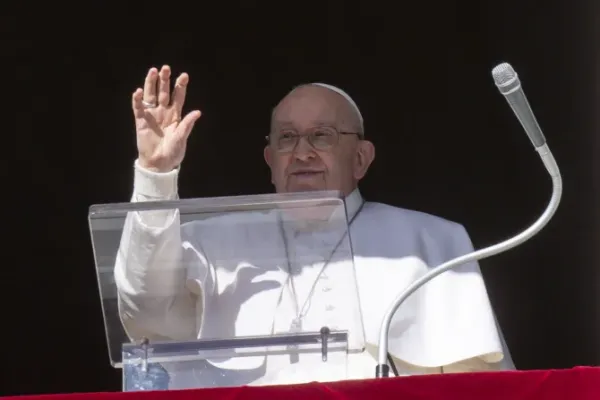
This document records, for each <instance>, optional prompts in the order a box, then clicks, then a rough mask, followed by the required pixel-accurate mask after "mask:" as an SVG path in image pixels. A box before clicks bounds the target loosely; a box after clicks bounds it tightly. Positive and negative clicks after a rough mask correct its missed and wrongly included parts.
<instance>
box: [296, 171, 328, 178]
mask: <svg viewBox="0 0 600 400" xmlns="http://www.w3.org/2000/svg"><path fill="white" fill-rule="evenodd" d="M322 173H323V172H322V171H296V172H293V173H292V174H291V175H292V176H296V177H298V178H311V177H315V176H319V175H321V174H322Z"/></svg>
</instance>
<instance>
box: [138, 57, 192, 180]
mask: <svg viewBox="0 0 600 400" xmlns="http://www.w3.org/2000/svg"><path fill="white" fill-rule="evenodd" d="M188 82H189V76H188V75H187V74H185V73H183V74H181V75H180V76H179V77H178V78H177V81H176V82H175V87H174V88H173V93H172V95H171V69H170V68H169V66H168V65H165V66H163V67H162V68H161V70H160V72H158V71H157V70H156V68H151V69H150V70H149V71H148V75H147V76H146V80H145V82H144V88H143V89H141V88H140V89H137V90H136V91H135V92H134V93H133V96H132V108H133V115H134V117H135V127H136V136H137V147H138V153H139V156H138V162H139V164H140V166H141V167H143V168H147V169H150V170H152V171H155V172H169V171H171V170H173V169H174V168H176V167H177V166H178V165H179V164H181V162H182V161H183V158H184V156H185V149H186V143H187V138H188V136H189V134H190V133H191V131H192V128H193V127H194V124H195V123H196V121H197V120H198V118H200V111H192V112H190V113H189V114H187V115H186V116H185V117H183V119H182V110H183V105H184V103H185V95H186V90H187V85H188Z"/></svg>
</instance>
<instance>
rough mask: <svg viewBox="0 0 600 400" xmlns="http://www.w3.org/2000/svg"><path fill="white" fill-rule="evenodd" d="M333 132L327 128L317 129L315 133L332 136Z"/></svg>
mask: <svg viewBox="0 0 600 400" xmlns="http://www.w3.org/2000/svg"><path fill="white" fill-rule="evenodd" d="M331 134H332V133H331V132H330V131H328V130H327V129H317V130H316V131H315V133H314V135H315V136H318V137H324V136H331Z"/></svg>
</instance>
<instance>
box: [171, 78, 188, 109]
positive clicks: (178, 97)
mask: <svg viewBox="0 0 600 400" xmlns="http://www.w3.org/2000/svg"><path fill="white" fill-rule="evenodd" d="M189 81H190V77H189V76H188V74H186V73H183V74H181V75H179V77H178V78H177V81H175V88H174V89H173V109H174V110H175V116H176V118H177V119H179V118H181V114H182V113H183V112H182V110H183V104H184V103H185V94H186V92H187V85H188V82H189Z"/></svg>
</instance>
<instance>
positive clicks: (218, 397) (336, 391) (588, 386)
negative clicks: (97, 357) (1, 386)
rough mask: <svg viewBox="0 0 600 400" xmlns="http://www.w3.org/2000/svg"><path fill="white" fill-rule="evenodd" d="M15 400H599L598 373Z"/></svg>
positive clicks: (508, 374) (504, 374)
mask: <svg viewBox="0 0 600 400" xmlns="http://www.w3.org/2000/svg"><path fill="white" fill-rule="evenodd" d="M14 399H15V400H241V399H244V400H265V399H282V400H296V399H297V400H308V399H310V400H318V399H323V400H385V399H390V400H430V399H431V400H434V399H440V400H471V399H472V400H599V399H600V368H589V367H578V368H573V369H569V370H549V371H510V372H481V373H473V374H447V375H428V376H411V377H402V378H387V379H373V380H362V381H345V382H335V383H327V384H324V383H311V384H305V385H290V386H271V387H269V386H266V387H239V388H218V389H199V390H180V391H164V392H135V393H85V394H65V395H61V394H58V395H42V396H20V397H15V398H14Z"/></svg>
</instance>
